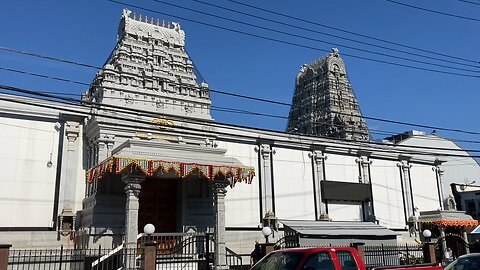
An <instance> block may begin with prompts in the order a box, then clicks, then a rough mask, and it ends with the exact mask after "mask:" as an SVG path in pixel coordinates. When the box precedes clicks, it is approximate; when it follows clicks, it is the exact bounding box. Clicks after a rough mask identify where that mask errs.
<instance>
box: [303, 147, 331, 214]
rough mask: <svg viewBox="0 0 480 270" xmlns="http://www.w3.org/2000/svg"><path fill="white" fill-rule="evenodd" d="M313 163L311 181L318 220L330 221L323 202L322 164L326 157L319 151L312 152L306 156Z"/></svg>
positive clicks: (323, 178)
mask: <svg viewBox="0 0 480 270" xmlns="http://www.w3.org/2000/svg"><path fill="white" fill-rule="evenodd" d="M308 156H309V157H310V158H312V161H313V166H314V170H313V179H314V181H315V194H316V200H315V203H316V208H317V209H318V219H319V220H330V218H329V217H328V214H327V211H326V207H325V202H324V201H323V192H322V183H321V182H322V181H325V180H326V179H325V171H324V162H325V160H326V159H327V156H326V155H324V154H323V152H322V151H320V150H314V151H312V152H311V153H309V154H308Z"/></svg>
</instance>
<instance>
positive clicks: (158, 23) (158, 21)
mask: <svg viewBox="0 0 480 270" xmlns="http://www.w3.org/2000/svg"><path fill="white" fill-rule="evenodd" d="M159 25H160V20H159V19H158V18H157V26H159Z"/></svg>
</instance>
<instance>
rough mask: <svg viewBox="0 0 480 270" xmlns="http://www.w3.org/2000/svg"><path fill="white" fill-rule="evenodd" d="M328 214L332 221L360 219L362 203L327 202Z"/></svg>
mask: <svg viewBox="0 0 480 270" xmlns="http://www.w3.org/2000/svg"><path fill="white" fill-rule="evenodd" d="M328 216H329V217H330V218H331V219H332V220H333V221H362V220H363V218H362V205H361V204H360V203H356V202H329V203H328Z"/></svg>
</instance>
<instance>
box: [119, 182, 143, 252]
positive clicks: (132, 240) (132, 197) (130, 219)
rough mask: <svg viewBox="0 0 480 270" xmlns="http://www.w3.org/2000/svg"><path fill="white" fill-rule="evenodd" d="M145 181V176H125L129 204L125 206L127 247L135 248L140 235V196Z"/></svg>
mask: <svg viewBox="0 0 480 270" xmlns="http://www.w3.org/2000/svg"><path fill="white" fill-rule="evenodd" d="M144 180H145V176H144V175H124V176H123V177H122V181H123V182H124V183H125V188H124V189H125V193H126V195H127V203H126V206H125V246H126V247H127V248H135V247H136V246H137V235H138V208H139V203H138V196H139V195H140V189H141V185H140V184H141V183H142V182H143V181H144Z"/></svg>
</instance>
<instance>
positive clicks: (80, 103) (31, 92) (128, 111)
mask: <svg viewBox="0 0 480 270" xmlns="http://www.w3.org/2000/svg"><path fill="white" fill-rule="evenodd" d="M0 88H2V89H6V90H10V91H14V92H19V93H23V94H29V95H38V96H42V97H47V98H54V99H59V100H64V101H67V102H73V103H66V104H69V105H76V106H81V107H88V108H91V109H93V108H99V109H102V110H105V111H110V112H119V113H125V114H128V115H132V116H139V115H143V116H154V117H157V116H158V113H153V112H149V111H144V110H139V109H132V108H125V107H121V106H115V105H110V104H102V103H96V102H89V101H83V100H79V99H73V98H66V97H61V96H56V95H51V94H45V93H42V92H41V91H34V90H27V89H23V88H18V87H13V86H7V85H2V84H0ZM17 96H18V95H17ZM0 100H3V99H1V98H0ZM60 103H61V102H60ZM31 105H34V104H31ZM86 105H89V106H86ZM34 106H42V104H36V103H35V105H34ZM60 110H66V111H68V110H69V109H67V108H60ZM76 113H82V114H85V111H83V112H79V111H76ZM88 114H92V115H98V116H102V117H111V118H114V119H119V120H127V119H125V118H122V117H119V116H109V115H105V114H96V113H93V112H89V113H88ZM164 115H166V116H173V117H174V118H175V119H179V120H183V121H185V120H193V121H194V122H197V123H201V124H202V125H208V126H212V127H215V126H216V125H214V124H212V123H209V122H200V120H199V119H195V118H190V119H188V118H185V117H179V116H175V115H168V114H164ZM133 121H135V122H136V123H139V121H140V120H138V119H134V120H133ZM140 122H141V121H140ZM144 122H147V123H149V124H151V123H150V122H148V121H144ZM219 124H220V125H228V124H223V123H219ZM161 126H163V125H161ZM228 126H231V127H233V128H235V127H239V126H234V125H228ZM180 128H182V129H186V130H194V131H199V132H203V130H201V129H195V128H189V127H180ZM242 128H245V127H242ZM257 130H258V129H257ZM276 132H278V131H276ZM284 133H285V132H284ZM287 134H291V133H287ZM318 138H323V139H329V140H333V141H340V142H342V143H349V144H350V145H351V144H352V143H353V144H354V146H358V145H359V144H361V145H369V146H368V147H371V148H375V147H374V146H370V145H375V146H376V147H377V148H375V149H377V150H378V151H384V152H385V151H386V152H388V153H391V152H395V150H384V148H378V147H379V146H383V147H385V146H388V145H386V144H383V143H378V142H370V141H368V142H359V141H347V140H343V139H338V138H329V137H325V136H318ZM393 146H395V147H403V148H408V149H409V150H408V151H409V153H411V154H416V155H430V156H431V155H437V156H455V157H477V156H472V155H456V154H447V153H432V152H421V151H412V150H411V149H420V148H427V149H435V150H440V151H446V150H447V151H470V152H480V150H475V149H472V150H461V149H450V148H433V147H423V146H412V145H393ZM335 148H342V147H337V146H335ZM349 149H352V148H349ZM397 152H398V150H397ZM405 152H407V151H406V150H400V152H399V153H405ZM478 157H480V155H479V156H478Z"/></svg>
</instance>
